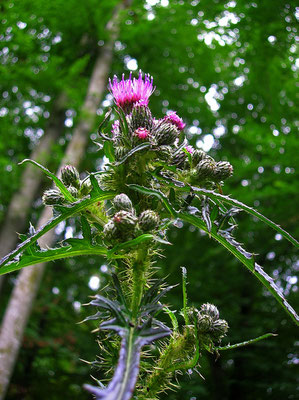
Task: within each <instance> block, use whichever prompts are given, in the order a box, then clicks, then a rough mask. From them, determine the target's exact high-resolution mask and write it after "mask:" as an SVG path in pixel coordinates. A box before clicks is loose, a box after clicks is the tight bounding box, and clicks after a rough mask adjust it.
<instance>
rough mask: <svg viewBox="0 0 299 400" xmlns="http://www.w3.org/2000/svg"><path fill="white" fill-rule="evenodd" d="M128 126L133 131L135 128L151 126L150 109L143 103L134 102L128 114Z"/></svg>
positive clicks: (149, 127) (148, 127)
mask: <svg viewBox="0 0 299 400" xmlns="http://www.w3.org/2000/svg"><path fill="white" fill-rule="evenodd" d="M128 120H129V122H130V123H129V128H130V129H131V130H132V132H134V131H135V130H136V129H137V128H139V127H143V128H146V129H148V130H150V129H151V128H152V125H153V117H152V113H151V111H150V109H149V108H148V107H147V106H146V105H143V104H138V103H137V104H135V105H134V107H133V109H132V112H131V114H130V118H128Z"/></svg>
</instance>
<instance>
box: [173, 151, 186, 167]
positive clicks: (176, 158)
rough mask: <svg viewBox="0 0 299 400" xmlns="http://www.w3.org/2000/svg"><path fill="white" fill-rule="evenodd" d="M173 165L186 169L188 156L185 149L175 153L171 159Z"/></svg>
mask: <svg viewBox="0 0 299 400" xmlns="http://www.w3.org/2000/svg"><path fill="white" fill-rule="evenodd" d="M170 164H171V165H175V166H176V167H178V168H180V169H184V168H186V167H187V166H188V156H187V154H186V153H185V152H184V151H180V152H178V153H176V154H175V155H173V156H172V157H171V160H170Z"/></svg>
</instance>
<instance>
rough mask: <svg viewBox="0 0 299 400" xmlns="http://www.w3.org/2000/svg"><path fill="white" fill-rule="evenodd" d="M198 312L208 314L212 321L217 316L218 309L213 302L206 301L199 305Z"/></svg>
mask: <svg viewBox="0 0 299 400" xmlns="http://www.w3.org/2000/svg"><path fill="white" fill-rule="evenodd" d="M200 313H201V314H206V315H209V316H210V317H211V318H212V320H213V321H216V320H217V319H218V318H219V311H218V309H217V307H215V306H214V305H213V304H210V303H206V304H203V305H202V306H201V307H200Z"/></svg>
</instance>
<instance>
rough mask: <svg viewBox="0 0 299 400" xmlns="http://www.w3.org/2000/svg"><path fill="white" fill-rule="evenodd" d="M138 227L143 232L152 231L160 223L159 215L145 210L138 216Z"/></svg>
mask: <svg viewBox="0 0 299 400" xmlns="http://www.w3.org/2000/svg"><path fill="white" fill-rule="evenodd" d="M138 222H139V227H140V229H141V230H143V231H144V232H148V231H152V230H153V229H155V228H156V227H157V226H158V225H159V222H160V218H159V215H158V214H157V213H156V212H155V211H153V210H145V211H143V212H142V213H141V214H140V216H139V221H138Z"/></svg>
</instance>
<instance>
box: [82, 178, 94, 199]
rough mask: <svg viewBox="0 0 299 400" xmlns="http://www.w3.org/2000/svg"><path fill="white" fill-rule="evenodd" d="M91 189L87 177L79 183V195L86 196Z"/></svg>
mask: <svg viewBox="0 0 299 400" xmlns="http://www.w3.org/2000/svg"><path fill="white" fill-rule="evenodd" d="M91 189H92V186H91V182H90V180H89V179H87V180H86V181H84V182H82V183H81V187H80V195H81V196H87V195H88V194H89V193H90V191H91Z"/></svg>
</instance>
